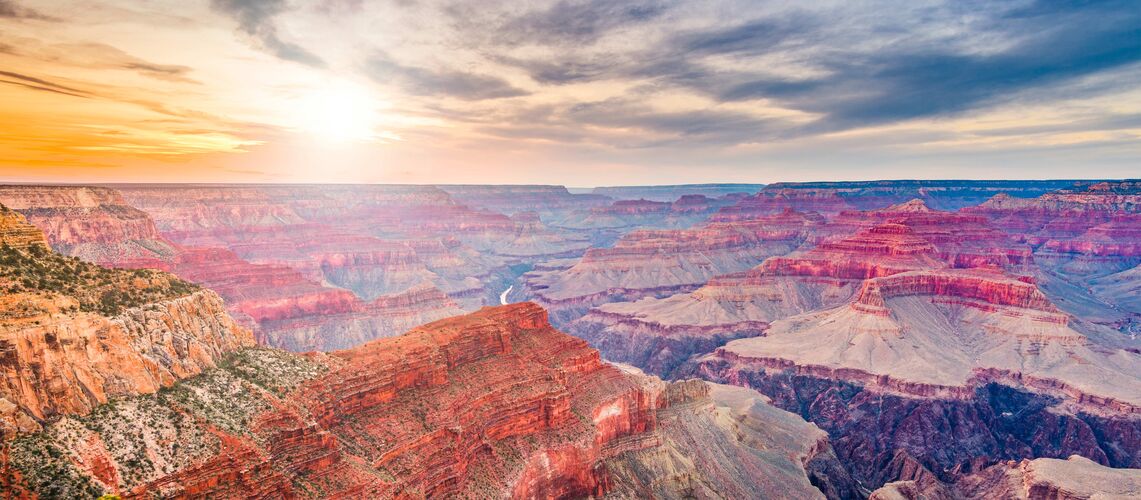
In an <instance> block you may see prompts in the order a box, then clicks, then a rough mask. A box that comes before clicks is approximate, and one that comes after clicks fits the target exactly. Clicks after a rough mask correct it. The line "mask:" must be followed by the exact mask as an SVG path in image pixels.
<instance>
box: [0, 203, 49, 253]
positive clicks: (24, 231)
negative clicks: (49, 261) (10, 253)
mask: <svg viewBox="0 0 1141 500" xmlns="http://www.w3.org/2000/svg"><path fill="white" fill-rule="evenodd" d="M0 245H7V246H8V247H11V248H15V249H20V250H24V249H28V248H29V247H40V248H41V249H43V250H47V249H48V239H47V238H46V237H44V233H43V232H42V231H40V230H39V229H38V228H37V227H36V226H33V225H31V224H29V223H28V220H27V219H26V218H25V217H24V216H23V215H21V214H20V213H19V212H16V211H14V210H12V209H10V208H8V207H6V206H4V205H0Z"/></svg>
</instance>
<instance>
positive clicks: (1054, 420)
mask: <svg viewBox="0 0 1141 500" xmlns="http://www.w3.org/2000/svg"><path fill="white" fill-rule="evenodd" d="M701 373H702V376H703V377H705V378H707V379H709V380H719V381H721V382H724V383H731V384H734V385H742V386H745V387H752V388H755V389H757V390H758V391H760V392H762V393H764V394H766V395H767V396H769V397H771V398H772V400H773V404H775V405H776V406H778V407H780V408H783V409H786V410H788V411H791V412H793V413H797V414H799V415H801V416H802V417H804V418H805V419H806V420H808V421H810V422H814V423H816V424H817V425H819V426H820V427H821V428H822V429H824V430H825V431H827V432H828V434H829V435H830V436H831V441H832V445H833V447H834V448H835V450H836V454H837V456H838V457H839V459H840V461H841V462H842V463H844V464H845V465H846V466H847V467H848V470H849V471H851V473H852V476H853V477H854V478H855V479H856V480H858V481H859V482H860V483H861V484H862V485H863V486H864V487H868V488H877V487H879V486H881V485H883V484H885V483H890V482H893V481H908V482H917V483H920V484H921V485H922V484H938V483H939V482H953V481H955V480H957V479H958V478H960V477H962V476H964V475H967V474H971V473H973V472H976V471H978V470H979V469H981V468H983V467H986V466H987V465H989V464H992V463H995V462H996V461H1001V460H1021V459H1029V458H1037V457H1053V458H1065V457H1068V456H1070V455H1075V454H1076V455H1080V456H1083V457H1087V458H1089V459H1090V460H1093V461H1094V462H1097V463H1099V464H1102V465H1105V466H1110V467H1129V468H1137V467H1138V465H1139V464H1141V456H1139V455H1138V453H1137V450H1138V449H1141V448H1138V444H1141V442H1139V441H1138V436H1141V434H1139V431H1141V423H1139V422H1141V421H1138V420H1137V419H1136V418H1135V417H1132V416H1129V415H1127V414H1121V413H1113V412H1108V413H1107V412H1105V411H1101V410H1098V409H1097V408H1090V409H1088V410H1086V411H1082V410H1077V411H1074V410H1066V409H1060V408H1059V404H1061V403H1062V401H1061V400H1060V399H1058V398H1054V397H1051V396H1046V395H1043V394H1038V393H1034V392H1028V391H1024V390H1019V389H1015V388H1012V387H1010V386H1006V385H1000V384H983V385H980V386H978V387H976V388H973V389H970V390H967V391H965V392H964V393H962V394H958V395H950V394H947V393H944V394H937V393H936V392H934V391H931V392H928V393H927V394H926V395H919V393H918V392H915V391H914V390H911V391H909V392H906V393H905V392H903V391H907V390H908V389H909V388H906V387H900V388H899V390H890V389H889V390H885V388H884V387H873V386H872V384H871V383H867V384H865V382H866V381H861V380H859V379H858V378H857V377H854V376H852V374H849V373H842V372H827V373H826V372H813V371H809V370H801V369H789V368H787V367H764V368H762V367H760V366H758V365H747V364H741V363H739V362H734V361H727V360H722V361H716V362H714V361H708V362H705V363H703V364H702V366H701ZM911 389H914V388H911ZM928 389H931V388H930V387H928ZM1063 408H1064V406H1063ZM965 497H966V498H1006V497H1004V496H1003V495H998V496H997V497H994V496H985V495H984V496H972V495H967V496H965ZM886 498H892V497H886ZM905 498H923V497H914V496H905ZM928 498H940V497H938V496H936V497H928ZM947 498H964V496H963V495H961V494H960V495H952V496H950V497H947ZM1032 498H1037V497H1032Z"/></svg>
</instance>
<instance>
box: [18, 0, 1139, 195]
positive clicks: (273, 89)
mask: <svg viewBox="0 0 1141 500" xmlns="http://www.w3.org/2000/svg"><path fill="white" fill-rule="evenodd" d="M873 3H874V2H873ZM919 3H920V4H925V5H926V4H927V3H930V5H926V7H928V8H929V9H935V10H933V11H931V10H928V11H924V12H927V13H929V12H935V14H934V15H933V17H934V19H935V21H925V22H932V23H938V24H937V25H921V24H916V23H918V21H914V19H918V16H917V17H915V18H912V17H909V16H910V15H911V14H912V13H909V12H900V13H898V15H897V17H896V18H891V17H890V16H887V17H886V19H887V20H886V21H883V22H893V23H895V24H894V25H893V26H894V27H896V28H900V27H902V28H901V29H902V31H901V34H900V35H897V36H893V37H887V38H885V37H882V35H880V34H879V33H881V32H883V31H884V30H882V29H874V28H882V27H877V26H870V27H869V28H868V29H867V31H866V32H860V31H858V30H859V29H862V28H860V26H862V25H861V24H859V23H862V22H865V23H866V21H867V19H865V18H861V17H860V14H866V15H871V14H873V12H853V13H844V12H841V11H842V9H843V8H844V7H841V6H839V5H842V4H837V6H831V7H829V6H827V5H824V6H823V7H821V8H820V10H819V11H806V12H801V11H796V12H792V13H789V12H786V11H785V10H782V9H783V7H781V6H780V5H779V4H774V6H773V7H770V6H767V5H766V6H764V7H761V6H760V5H761V4H749V6H750V9H749V10H748V12H747V15H745V14H742V11H741V10H740V9H737V10H735V9H734V6H736V7H740V5H739V3H735V2H701V3H697V2H693V3H686V2H680V3H679V2H653V1H646V2H630V3H628V4H625V5H626V6H624V7H621V8H619V7H615V5H616V4H614V3H608V2H599V1H588V0H583V1H578V2H575V1H570V2H566V1H564V2H557V3H555V2H552V3H544V2H536V3H534V4H533V5H531V8H530V10H526V11H519V9H518V8H516V7H513V4H511V3H509V2H505V3H500V2H486V3H481V8H480V9H479V10H475V9H473V8H472V4H471V3H470V2H468V3H465V2H445V1H420V2H412V1H392V2H360V1H352V0H339V1H326V2H286V1H284V0H277V1H274V0H266V1H254V0H214V1H213V2H208V1H202V2H183V1H165V0H163V1H150V2H134V1H121V0H117V1H98V2H97V1H78V2H76V1H69V2H62V1H60V2H57V1H54V0H38V1H30V0H0V102H3V106H2V107H0V180H6V181H65V182H102V181H215V182H229V181H237V182H246V181H253V182H267V181H274V182H295V181H336V182H412V183H441V182H472V183H482V182H489V183H558V184H566V185H572V186H589V185H604V184H638V183H683V182H772V181H778V180H820V179H871V178H903V177H906V178H912V177H926V178H1040V177H1129V176H1136V175H1137V174H1138V170H1137V165H1138V164H1141V163H1139V162H1138V159H1139V158H1141V146H1139V144H1141V140H1139V138H1141V118H1139V117H1141V89H1139V86H1138V84H1137V82H1139V81H1141V67H1139V65H1138V62H1137V61H1136V59H1137V58H1138V57H1139V56H1133V57H1132V58H1128V57H1127V58H1118V59H1099V60H1095V61H1082V62H1084V63H1086V64H1085V66H1083V67H1088V68H1089V69H1088V70H1087V71H1082V72H1079V71H1073V70H1069V69H1066V68H1071V67H1074V66H1075V65H1074V64H1073V61H1068V60H1058V61H1055V60H1053V59H1050V57H1054V56H1049V55H1046V56H1039V55H1038V52H1034V51H1035V50H1038V49H1036V48H1035V47H1038V45H1035V44H1036V43H1041V44H1047V43H1055V42H1056V40H1041V41H1040V42H1039V41H1036V40H1035V39H1034V37H1037V36H1039V35H1036V34H1035V31H1034V26H1032V25H1026V26H1025V27H1024V28H1019V27H1018V26H1019V25H1018V24H1017V23H1006V24H1005V25H1001V26H1004V27H1001V28H999V27H996V26H1000V24H999V23H993V22H986V21H987V19H985V16H984V15H982V14H979V15H977V16H974V15H972V16H974V17H964V14H962V13H960V12H956V11H954V10H953V7H948V5H952V4H950V3H943V2H919ZM754 7H755V8H754ZM939 9H943V10H939ZM948 9H950V10H948ZM898 10H901V11H906V10H907V9H898ZM1007 14H1008V13H1006V12H996V13H994V17H995V18H996V19H997V18H1001V16H1003V15H1007ZM1086 14H1087V13H1086V12H1078V11H1075V12H1069V13H1063V14H1061V15H1067V16H1071V17H1072V16H1084V15H1086ZM832 15H835V16H841V17H842V18H843V19H850V20H851V22H852V23H853V24H852V26H850V27H847V28H845V27H844V26H843V25H842V26H840V28H844V29H840V28H835V27H828V28H822V27H821V26H825V25H824V24H823V23H822V22H807V21H803V22H802V21H799V20H801V19H804V18H820V20H821V21H826V20H828V18H827V17H826V16H832ZM1050 15H1060V14H1050ZM1099 15H1104V13H1099ZM940 16H943V17H940ZM880 17H881V18H883V17H885V16H880ZM928 17H932V15H929V16H928ZM1024 17H1025V16H1024ZM750 18H755V22H754V21H751V20H750ZM979 18H982V19H981V20H980V19H979ZM875 19H879V18H875ZM925 19H926V18H925ZM1127 20H1128V21H1129V22H1134V21H1135V20H1136V16H1134V17H1132V18H1128V19H1127ZM1053 21H1057V20H1050V19H1046V20H1043V21H1042V22H1044V23H1046V22H1053ZM1020 22H1022V21H1020ZM1027 22H1028V21H1027ZM1112 24H1113V23H1110V26H1109V27H1108V28H1104V30H1107V33H1105V39H1106V40H1111V39H1112V38H1111V36H1112V35H1113V33H1112V32H1109V31H1108V30H1111V29H1113V28H1114V27H1113V25H1112ZM1008 26H1015V28H1009V27H1008ZM1020 29H1025V32H1023V31H1017V30H1020ZM1095 31H1096V30H1095ZM1095 34H1096V33H1095ZM778 35H779V37H778ZM1054 36H1057V37H1071V38H1072V37H1076V36H1087V35H1077V34H1073V33H1060V34H1055V35H1054ZM844 37H848V38H844ZM1088 38H1089V40H1085V39H1076V40H1072V41H1073V43H1075V44H1078V45H1080V44H1082V43H1089V44H1105V43H1107V42H1105V41H1102V40H1101V39H1098V38H1095V37H1093V35H1088ZM1134 38H1135V37H1134ZM1062 39H1064V40H1070V39H1068V38H1062ZM981 40H986V43H983V42H981ZM853 41H855V42H853ZM856 42H858V43H856ZM1043 46H1044V45H1043ZM948 47H950V48H948ZM1093 47H1094V48H1095V49H1096V48H1097V47H1098V46H1097V45H1093ZM1110 48H1112V49H1115V50H1116V49H1120V47H1110ZM1126 48H1128V47H1126ZM921 49H922V50H921ZM840 50H848V51H853V52H852V53H851V54H843V57H836V55H835V54H836V53H837V51H840ZM891 50H895V51H898V54H899V55H898V57H897V58H896V59H893V60H892V61H905V60H910V59H907V58H916V57H918V58H919V60H921V61H936V60H937V61H950V62H949V63H947V64H948V68H949V69H940V71H942V73H941V74H936V75H934V76H933V77H932V79H931V80H923V79H919V78H899V77H894V76H891V75H892V73H891V72H889V71H883V70H880V69H874V70H871V69H861V68H855V69H852V68H849V67H848V66H846V65H842V64H840V63H838V62H837V61H859V60H860V57H861V56H863V57H871V54H876V53H881V52H884V51H891ZM948 50H953V51H955V53H954V54H953V55H954V56H955V57H954V58H950V57H948V56H947V54H945V53H944V52H946V51H948ZM923 51H927V52H923ZM1039 52H1041V51H1040V50H1039ZM1093 53H1094V55H1091V56H1089V57H1095V56H1097V54H1096V50H1095V51H1093ZM1116 53H1117V52H1112V51H1110V50H1108V49H1107V51H1106V54H1108V55H1107V56H1105V57H1110V56H1111V55H1112V54H1116ZM916 54H918V55H916ZM1056 57H1058V58H1062V57H1067V56H1066V54H1061V55H1059V56H1056ZM1073 57H1081V56H1073ZM1099 57H1100V56H1099ZM992 61H1000V62H1001V61H1014V63H1013V65H1014V66H1017V65H1018V64H1020V63H1021V62H1023V61H1026V63H1025V65H1026V68H1025V71H1023V72H1022V73H1011V72H1010V70H1004V69H1002V65H1001V64H994V63H993V62H992ZM852 64H860V63H858V62H856V63H852ZM866 64H867V67H868V68H873V67H874V68H882V65H883V63H882V62H876V61H871V60H869V61H868V62H867V63H866ZM955 65H961V66H955ZM1009 65H1010V64H1009V63H1007V66H1009ZM926 66H927V65H921V66H920V67H921V68H922V67H926ZM901 67H902V66H901ZM902 68H903V69H906V67H902ZM1043 68H1044V69H1043ZM843 71H852V72H853V73H852V74H851V77H848V76H846V75H844V74H842V72H843ZM980 71H995V72H996V73H998V74H999V75H1000V76H1001V77H1002V78H1001V79H999V78H990V79H982V78H976V79H974V80H969V81H964V82H963V83H961V84H958V85H957V86H948V87H946V88H944V89H934V88H932V82H934V83H935V85H938V84H939V83H938V82H941V81H945V80H951V81H952V83H954V80H955V79H956V78H960V77H959V76H958V75H959V74H960V73H962V74H976V73H979V72H980ZM1004 71H1005V73H1004ZM1043 71H1055V72H1056V75H1053V76H1051V74H1049V73H1047V77H1045V78H1043V77H1039V76H1038V75H1041V74H1042V73H1043ZM885 75H887V76H885ZM936 77H937V78H936ZM1019 78H1021V79H1022V80H1019ZM913 80H914V81H913ZM865 81H866V82H867V83H860V84H859V85H856V84H852V85H848V84H847V83H848V82H865ZM1008 81H1015V82H1017V85H1011V84H1007V83H1005V82H1008ZM742 82H743V83H742ZM774 82H775V84H774ZM994 82H1000V83H994ZM739 83H741V84H739ZM907 85H915V88H916V89H919V90H916V91H918V92H927V91H930V92H931V95H930V96H920V98H919V99H912V98H911V97H908V94H907V91H906V90H907V88H910V87H905V86H907ZM971 85H977V86H979V89H980V90H979V91H977V92H963V91H961V89H962V87H963V86H971ZM987 85H992V86H994V88H990V87H985V86H987ZM869 86H870V87H872V88H875V87H876V86H883V87H884V88H888V87H890V88H891V89H903V90H892V91H891V92H886V91H885V92H879V94H883V95H875V96H864V95H863V93H864V92H865V91H866V89H867V88H869ZM721 87H724V88H723V89H722V88H721ZM755 88H761V89H763V91H760V92H757V93H753V94H748V95H747V96H744V97H742V95H743V94H742V92H745V91H746V90H747V89H755ZM790 88H791V90H790ZM924 89H929V90H924ZM912 92H915V91H912ZM873 93H875V92H873ZM943 100H946V101H947V102H946V103H943V102H942V101H943ZM929 103H938V105H928V104H929Z"/></svg>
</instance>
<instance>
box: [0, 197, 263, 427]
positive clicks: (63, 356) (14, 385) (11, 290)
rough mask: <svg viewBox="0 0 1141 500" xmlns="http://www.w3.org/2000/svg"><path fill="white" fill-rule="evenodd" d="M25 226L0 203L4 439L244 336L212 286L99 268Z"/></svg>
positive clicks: (167, 379) (158, 380) (193, 368)
mask: <svg viewBox="0 0 1141 500" xmlns="http://www.w3.org/2000/svg"><path fill="white" fill-rule="evenodd" d="M34 229H35V228H34V227H32V226H30V225H29V224H28V223H27V222H26V221H25V220H24V218H23V217H22V216H20V215H19V214H17V213H15V212H13V211H10V210H7V209H6V208H0V235H2V242H3V249H2V250H0V264H2V265H0V290H3V291H4V295H2V296H0V434H2V435H3V436H4V437H5V438H7V437H11V434H12V433H14V432H16V431H28V430H34V429H38V428H39V426H40V424H41V423H43V422H44V421H45V420H46V419H50V418H52V417H53V416H57V415H66V414H85V413H88V412H90V411H91V410H92V409H93V408H95V407H96V406H97V405H99V404H103V403H106V402H107V401H108V400H109V399H111V398H114V397H123V396H131V395H137V394H148V393H152V392H155V391H157V390H159V389H160V388H161V387H165V386H170V385H171V384H173V383H174V382H175V381H177V380H179V379H183V378H186V377H189V376H193V375H196V374H198V373H201V372H202V371H203V370H205V369H208V368H211V367H213V366H214V365H215V363H216V361H217V360H218V359H220V358H221V357H222V356H223V355H224V354H225V353H227V352H229V351H233V350H235V349H238V348H240V347H243V346H247V345H250V344H252V343H253V337H252V336H251V335H250V332H249V331H248V330H246V329H244V328H242V327H240V326H238V325H237V324H236V323H235V322H234V321H233V320H232V319H231V318H230V317H229V316H228V315H227V314H226V313H225V310H224V307H223V305H222V301H221V299H219V298H218V296H217V295H215V294H214V293H213V292H210V291H207V290H200V289H198V288H197V287H195V286H194V285H191V284H189V283H186V282H184V281H181V280H179V279H177V278H175V277H174V276H171V275H169V274H166V273H161V272H156V271H141V270H140V271H122V270H112V269H106V268H101V267H98V266H95V265H92V264H89V263H86V262H83V261H80V260H78V259H75V258H71V257H65V256H62V255H59V254H56V253H53V252H52V251H51V250H49V249H48V248H47V245H46V244H45V243H46V241H45V238H44V237H43V235H42V234H41V233H38V232H33V231H34ZM37 234H38V237H36V235H37ZM21 242H22V243H21Z"/></svg>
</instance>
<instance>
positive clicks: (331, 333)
mask: <svg viewBox="0 0 1141 500" xmlns="http://www.w3.org/2000/svg"><path fill="white" fill-rule="evenodd" d="M119 189H121V190H122V191H123V193H124V195H125V198H126V199H128V200H130V201H131V202H132V203H134V204H136V205H137V206H139V207H141V208H143V209H144V210H146V211H147V212H148V213H150V214H151V215H152V216H153V217H154V218H155V220H156V222H157V227H158V228H159V229H160V230H161V231H162V234H163V235H164V236H165V237H167V238H169V239H171V240H172V241H175V242H177V243H178V244H180V245H182V246H183V251H182V252H181V253H180V254H179V255H178V256H177V257H176V258H175V259H173V263H172V264H171V265H170V266H168V268H169V269H171V270H172V271H174V272H176V273H178V274H180V275H183V276H187V277H193V279H196V280H199V282H201V283H202V284H203V285H205V286H207V287H211V288H215V289H217V290H218V291H219V293H220V294H222V296H223V297H224V298H226V300H227V302H228V303H229V304H230V308H231V311H233V312H234V314H235V316H237V317H238V318H239V319H240V320H242V321H244V322H245V323H247V324H249V325H251V326H252V327H253V328H254V329H255V333H256V334H257V335H258V338H259V339H262V340H263V341H265V342H267V343H269V344H270V345H274V346H279V347H285V348H289V349H297V350H306V349H335V348H343V347H348V346H351V345H355V344H356V343H360V342H365V341H368V340H372V339H376V338H380V337H388V336H392V335H395V334H398V333H400V332H401V331H403V330H404V329H406V328H409V327H412V326H415V325H418V324H422V323H423V322H424V321H430V320H434V319H438V318H441V317H444V316H447V315H452V314H457V313H460V312H462V311H464V310H473V309H476V308H478V307H480V306H482V305H485V304H491V303H498V302H499V294H500V293H501V292H502V290H504V289H506V288H507V287H508V286H510V281H511V280H512V279H513V278H514V276H515V275H516V274H517V273H518V272H519V271H515V270H513V269H515V268H521V269H522V268H526V267H528V266H530V265H531V264H533V263H535V262H538V261H541V260H546V259H549V258H554V257H573V256H577V255H580V254H581V253H582V252H583V251H585V249H586V248H587V247H589V246H590V244H591V241H592V240H591V237H590V235H587V234H581V233H577V232H571V231H565V230H559V229H556V228H552V227H550V226H548V225H546V224H545V223H544V222H543V221H542V219H541V218H540V217H539V216H537V215H535V214H534V213H528V212H518V213H515V216H514V217H508V216H506V215H504V214H501V213H496V212H492V211H488V210H486V209H475V208H470V207H468V206H465V205H461V204H458V203H456V202H455V201H454V200H453V199H452V198H451V197H450V196H449V195H448V193H446V192H444V191H443V190H440V189H438V188H435V187H431V186H305V185H300V186H272V185H270V186H129V187H128V186H121V187H119ZM456 189H457V191H462V192H464V193H468V194H471V195H472V196H475V198H473V199H480V200H483V201H484V202H487V203H490V201H489V200H495V199H498V200H500V201H501V202H510V203H515V202H518V203H522V204H523V205H526V203H524V201H525V200H515V199H513V198H512V197H513V196H515V195H519V196H524V197H525V195H526V196H534V197H536V199H538V198H542V197H544V196H548V195H551V192H549V191H550V190H543V189H540V190H538V191H535V192H531V191H528V190H527V189H524V187H519V188H508V187H505V188H503V189H492V188H488V189H484V188H482V187H471V188H470V189H468V187H465V188H464V189H460V188H456ZM563 192H564V193H565V190H563ZM527 193H531V194H529V195H528V194H527ZM565 194H566V196H569V197H570V198H569V200H578V201H575V203H579V201H583V200H579V198H578V197H577V196H572V195H570V194H569V193H565ZM587 198H589V199H587V200H585V201H584V202H586V203H593V202H591V201H590V199H593V198H591V197H587ZM485 204H486V203H485ZM576 206H577V205H576ZM267 283H270V284H272V286H265V285H266V284H267ZM428 288H431V289H434V290H436V291H438V292H440V293H443V294H444V295H445V297H437V296H436V295H435V294H425V293H423V290H425V289H428ZM389 305H391V308H387V306H389Z"/></svg>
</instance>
